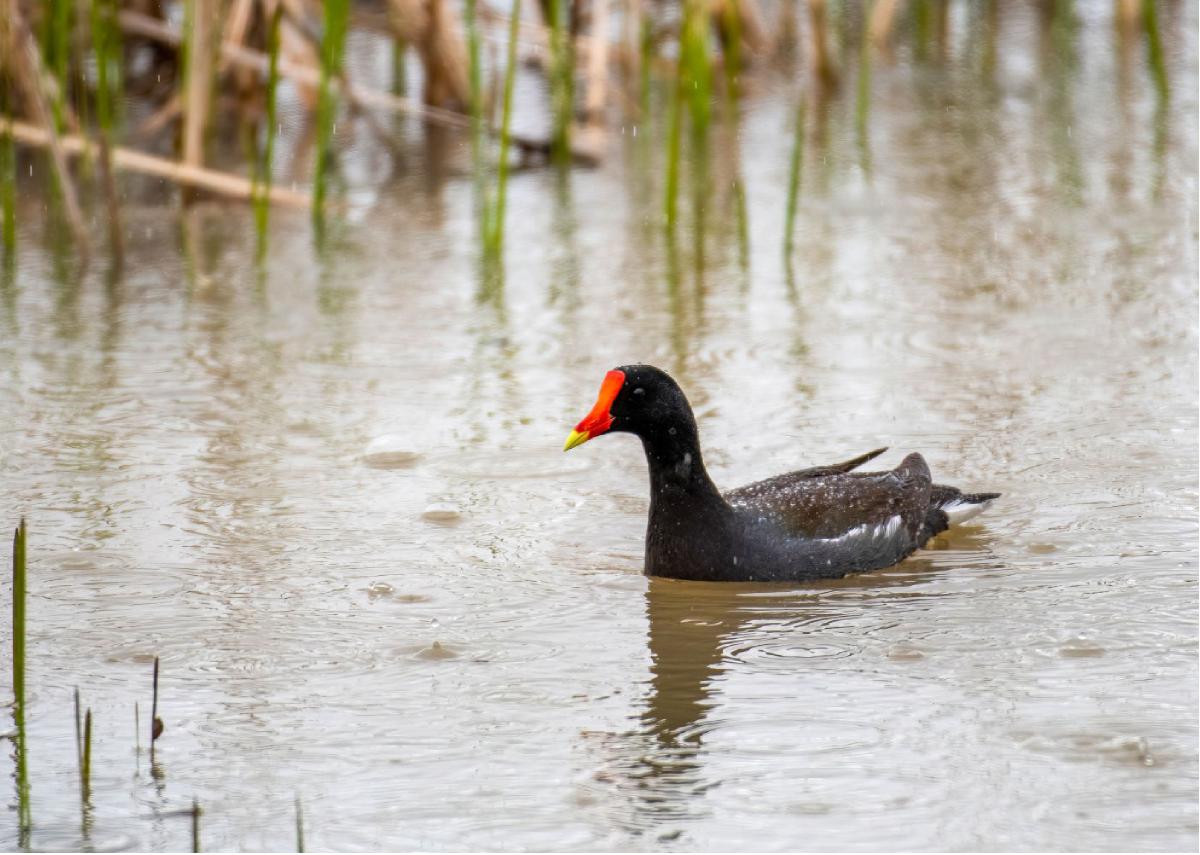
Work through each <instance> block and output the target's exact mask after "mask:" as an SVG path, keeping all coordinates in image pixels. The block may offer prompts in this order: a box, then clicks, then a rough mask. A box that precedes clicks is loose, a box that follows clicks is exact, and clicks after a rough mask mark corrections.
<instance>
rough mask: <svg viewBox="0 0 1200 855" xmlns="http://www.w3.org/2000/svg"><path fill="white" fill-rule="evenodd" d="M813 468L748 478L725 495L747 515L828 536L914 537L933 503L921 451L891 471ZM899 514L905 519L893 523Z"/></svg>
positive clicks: (794, 531) (804, 533)
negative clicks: (823, 470) (821, 470)
mask: <svg viewBox="0 0 1200 855" xmlns="http://www.w3.org/2000/svg"><path fill="white" fill-rule="evenodd" d="M872 456H874V453H872V454H871V455H864V457H863V458H862V459H861V460H869V459H870V457H872ZM860 462H861V461H860ZM851 463H853V464H855V465H857V463H856V462H855V461H847V464H851ZM847 464H840V465H842V466H845V465H847ZM850 468H853V467H852V466H851V467H850ZM810 471H811V470H801V471H800V472H792V473H788V474H787V475H779V476H776V477H775V478H768V479H767V480H765V481H758V482H757V483H754V484H748V485H747V486H745V487H741V488H739V489H737V490H733V491H732V492H730V493H727V494H726V495H725V499H726V501H728V502H729V504H730V505H731V506H732V507H733V508H734V510H736V511H738V512H739V513H740V514H743V515H744V516H746V517H747V518H750V519H760V520H763V521H769V522H772V523H774V524H776V525H777V526H779V527H780V528H782V529H783V530H784V531H785V532H786V533H788V534H790V535H794V536H802V537H808V538H820V539H826V540H829V539H837V538H841V537H850V536H853V537H865V538H877V537H883V536H884V535H885V534H887V532H888V531H892V532H893V534H894V535H895V536H897V537H900V536H903V537H906V538H908V539H910V540H911V539H913V538H915V536H916V534H917V531H918V529H919V527H920V525H921V523H922V521H923V520H924V518H925V514H926V511H927V510H928V509H929V503H930V489H931V484H932V482H931V480H930V476H929V467H928V466H926V465H925V461H924V460H923V459H922V458H921V455H919V454H910V455H909V456H908V457H906V458H905V459H904V461H903V462H902V463H901V464H900V465H899V466H897V467H896V468H895V469H893V470H891V471H889V472H875V473H869V474H868V473H850V472H849V471H842V472H836V473H834V474H830V475H807V474H806V473H807V472H810ZM897 516H898V517H899V518H900V520H899V523H898V524H893V523H892V518H893V517H897ZM881 527H882V528H881ZM877 529H878V531H877ZM887 536H888V537H889V538H890V537H891V535H887Z"/></svg>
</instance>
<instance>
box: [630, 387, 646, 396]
mask: <svg viewBox="0 0 1200 855" xmlns="http://www.w3.org/2000/svg"><path fill="white" fill-rule="evenodd" d="M633 394H635V395H645V394H646V390H645V389H643V388H642V387H641V386H638V387H637V388H636V389H634V390H633Z"/></svg>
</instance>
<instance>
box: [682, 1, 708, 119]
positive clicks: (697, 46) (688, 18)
mask: <svg viewBox="0 0 1200 855" xmlns="http://www.w3.org/2000/svg"><path fill="white" fill-rule="evenodd" d="M679 57H680V66H681V69H682V71H683V73H684V75H685V81H686V82H685V84H684V90H685V92H686V93H687V96H688V112H689V114H690V115H691V119H692V131H693V132H694V133H695V134H697V135H702V134H704V133H705V132H706V131H707V130H708V125H709V120H710V118H711V110H712V108H711V102H712V66H711V64H710V63H709V59H708V13H707V11H706V10H705V9H704V8H703V7H702V6H701V5H700V4H699V3H698V2H697V0H687V2H686V4H685V6H684V19H683V28H682V30H681V37H680V45H679Z"/></svg>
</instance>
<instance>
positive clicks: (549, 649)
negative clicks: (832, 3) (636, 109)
mask: <svg viewBox="0 0 1200 855" xmlns="http://www.w3.org/2000/svg"><path fill="white" fill-rule="evenodd" d="M961 5H962V4H956V5H955V6H954V9H957V10H959V11H957V12H955V14H954V17H953V18H952V21H951V24H952V31H951V32H952V35H956V34H961V38H957V35H956V38H955V40H954V41H953V42H952V44H954V45H957V47H955V48H954V49H953V50H952V51H951V52H950V55H949V56H948V57H947V59H946V62H945V64H944V65H939V64H936V63H928V62H925V63H923V62H920V61H917V60H916V59H914V56H913V51H912V49H911V45H910V43H909V42H907V41H905V42H902V45H901V47H900V49H899V50H898V51H897V55H896V57H895V62H894V64H893V65H890V66H883V67H876V68H875V69H874V74H873V84H872V91H873V97H872V100H871V104H870V111H869V116H868V119H867V123H866V129H867V130H866V137H865V139H864V138H863V137H862V136H861V135H860V134H859V132H858V130H857V126H856V122H855V104H854V92H855V88H854V85H853V83H852V81H851V82H848V83H846V84H844V88H843V90H842V91H841V93H840V94H839V95H837V96H836V97H834V98H833V99H831V100H830V101H828V102H826V103H817V102H810V106H809V113H810V117H811V119H812V121H811V122H810V125H809V137H808V141H807V145H806V149H805V163H804V174H803V185H802V189H801V197H800V208H799V213H798V216H797V225H796V238H795V251H794V258H793V261H792V264H791V270H790V273H789V271H788V270H787V268H786V266H785V265H784V264H783V261H782V257H781V246H782V228H783V220H784V199H785V195H786V183H787V169H788V142H787V138H786V135H787V131H788V128H789V127H790V123H791V121H792V106H793V98H792V90H791V88H790V84H789V82H788V81H787V80H786V79H784V78H776V77H772V76H769V75H768V76H766V77H765V78H763V79H761V80H760V82H759V83H758V84H756V86H755V87H753V88H752V89H751V91H750V92H749V93H748V95H747V101H746V104H745V105H744V107H743V115H742V118H741V123H740V131H739V133H738V135H737V137H736V140H735V139H734V138H733V137H732V135H731V134H729V132H728V130H727V129H726V128H723V127H722V126H721V125H720V124H719V123H718V125H716V126H715V128H714V131H713V136H712V140H711V143H710V145H711V147H712V158H711V166H710V169H709V173H708V180H709V184H708V185H707V189H705V188H701V189H700V190H699V191H697V190H696V189H695V186H696V185H695V181H694V178H693V177H692V175H691V174H688V175H685V177H684V181H683V187H682V189H681V193H682V194H683V195H682V196H681V212H682V220H681V223H680V226H679V233H678V238H677V242H676V243H675V244H674V246H669V245H667V244H666V242H665V241H664V240H663V238H662V233H661V230H660V229H659V228H658V226H657V225H656V222H657V218H658V217H659V212H660V210H661V189H660V188H661V182H662V157H661V151H662V146H661V143H660V139H659V137H660V135H661V128H658V129H657V131H656V130H655V127H654V126H653V124H651V125H650V126H649V127H648V126H642V127H641V128H640V129H639V133H638V134H637V135H636V136H635V134H634V133H633V127H632V126H629V127H626V128H625V129H624V130H625V132H624V134H623V135H622V136H620V137H618V138H617V139H616V140H615V141H614V150H613V156H612V157H610V158H609V160H608V162H607V163H606V164H605V166H604V167H603V168H601V169H597V170H592V171H585V170H576V171H573V172H571V173H570V174H568V175H567V176H566V177H565V178H562V177H560V176H559V175H558V174H557V173H555V172H554V171H553V170H543V169H530V170H526V171H522V172H519V173H517V174H515V175H514V177H513V180H512V185H511V190H510V193H511V197H510V212H511V216H510V220H509V232H508V237H507V256H506V258H507V260H506V265H505V270H504V276H503V279H502V281H499V280H497V279H495V278H488V277H485V276H481V275H480V270H479V265H478V262H477V258H476V255H475V251H474V245H475V244H474V240H473V234H474V232H473V220H472V215H471V206H472V201H471V183H470V180H469V175H468V173H467V168H466V167H467V147H466V145H465V140H464V139H462V138H460V137H457V136H454V135H433V134H430V133H426V132H425V131H424V130H422V129H421V128H420V127H418V126H415V125H412V124H409V123H404V122H402V123H401V130H402V133H403V134H404V139H405V140H406V146H407V149H406V152H407V158H406V160H405V161H404V162H403V163H402V164H399V165H397V166H395V167H394V168H393V167H391V166H389V164H390V160H389V156H388V155H387V154H386V153H385V152H383V151H381V150H379V149H378V148H377V147H376V145H375V144H374V143H373V142H372V141H371V139H370V137H369V134H367V133H366V132H365V131H362V130H359V131H357V132H356V135H355V137H354V139H353V140H352V141H351V142H350V143H348V145H347V149H346V154H345V156H344V159H343V167H344V172H345V174H346V176H347V185H348V190H347V192H348V197H349V199H350V200H351V203H352V204H351V209H350V212H349V214H348V216H347V218H346V220H347V221H346V222H345V223H343V224H342V225H340V226H337V227H335V228H334V230H333V234H332V237H331V242H330V246H329V247H328V248H327V250H326V251H325V252H324V253H323V254H318V253H317V252H316V251H315V250H314V246H313V240H312V234H311V230H310V227H309V224H308V221H307V219H306V218H305V217H304V216H302V215H287V214H277V215H276V217H275V219H274V222H273V227H272V232H271V236H270V245H269V252H268V255H267V261H266V266H265V270H261V271H260V270H259V269H257V268H256V266H255V264H254V235H253V224H252V219H251V217H250V216H249V214H248V212H247V211H245V210H244V209H242V208H239V207H230V206H223V205H215V204H207V205H200V206H197V207H195V208H193V209H192V210H191V211H190V212H189V213H188V214H187V215H186V216H183V217H180V216H179V215H177V213H176V212H177V208H176V207H175V205H173V204H171V203H169V202H164V201H162V200H161V198H160V194H158V193H157V191H156V190H155V188H153V187H150V186H147V185H144V184H142V183H139V182H136V181H130V182H128V185H127V188H128V194H129V201H128V206H127V217H128V224H127V228H128V231H129V235H130V245H129V249H128V253H129V264H128V271H127V273H126V274H125V275H124V276H123V277H122V278H121V279H119V280H118V281H115V282H113V281H106V279H105V277H104V275H103V270H102V269H97V270H96V271H95V272H93V273H92V274H90V275H88V276H87V277H86V278H84V279H83V280H82V281H74V280H72V279H71V278H70V277H69V276H65V275H64V274H63V272H62V270H63V264H62V263H61V262H60V261H58V260H57V255H56V253H55V251H54V250H53V246H52V244H53V242H52V241H51V240H50V239H49V238H47V236H46V235H47V227H46V226H45V223H44V219H43V217H42V213H41V211H42V207H43V205H44V203H45V198H44V196H42V195H36V196H35V195H30V194H32V193H33V190H32V189H31V185H29V184H28V183H27V184H25V185H24V189H23V193H25V194H26V195H24V196H23V201H22V228H21V234H20V238H21V241H20V247H19V258H18V261H17V264H16V269H15V275H14V276H12V277H10V278H9V279H8V280H6V282H5V291H4V295H3V296H4V300H3V303H2V304H0V330H2V331H3V333H2V335H0V377H2V378H3V380H2V382H0V495H3V497H4V502H3V506H4V508H5V513H6V514H7V515H8V523H9V524H10V525H11V524H15V522H16V519H17V518H18V516H19V515H21V514H25V515H26V516H27V517H28V519H29V525H30V541H29V550H30V556H31V558H30V590H31V599H30V603H29V616H30V665H29V679H28V683H29V687H30V688H29V692H30V701H29V706H30V709H29V735H28V755H29V768H30V774H31V809H32V815H33V818H34V830H33V836H32V845H33V846H35V847H38V848H43V849H45V848H49V849H59V848H78V847H92V848H95V849H109V848H138V849H143V848H146V849H182V848H187V847H189V846H190V845H191V838H190V834H191V826H190V822H189V820H188V817H187V816H186V811H187V809H188V808H190V805H191V803H192V799H193V797H195V798H197V799H199V801H200V803H201V805H202V806H203V810H204V814H203V818H202V821H201V838H202V845H203V846H204V847H205V848H209V849H288V848H290V847H292V846H293V845H294V834H295V831H294V815H293V804H294V800H295V798H296V797H299V798H300V799H301V801H302V803H303V805H304V814H305V836H306V840H307V845H308V846H309V847H310V848H332V849H394V848H399V849H432V850H458V849H533V850H542V849H571V850H575V849H581V850H590V849H619V850H620V849H658V848H665V849H680V850H689V849H768V850H775V849H779V850H783V849H790V850H796V849H799V850H827V849H834V850H850V849H884V850H894V849H899V850H911V849H920V850H946V849H1019V850H1024V849H1052V850H1089V849H1104V850H1110V849H1113V850H1121V849H1135V850H1165V849H1192V850H1194V849H1195V848H1196V846H1197V728H1196V724H1197V705H1198V699H1197V692H1198V690H1197V587H1196V565H1197V548H1196V547H1197V541H1196V538H1197V480H1196V473H1197V407H1196V404H1197V400H1196V387H1197V291H1196V275H1197V259H1196V236H1197V232H1196V228H1197V219H1196V191H1197V182H1196V161H1197V149H1196V118H1197V112H1196V61H1195V57H1196V13H1195V7H1194V5H1192V4H1167V6H1166V9H1167V11H1166V12H1165V13H1164V15H1165V20H1164V22H1163V26H1164V28H1166V29H1167V30H1168V32H1167V34H1166V35H1167V37H1166V40H1165V41H1166V47H1167V59H1168V71H1169V72H1170V80H1171V90H1170V96H1169V101H1166V102H1163V101H1161V100H1160V99H1159V98H1158V96H1157V95H1156V94H1155V89H1154V86H1153V84H1152V80H1151V77H1150V74H1149V71H1148V69H1147V66H1146V64H1145V58H1144V55H1143V48H1142V45H1141V43H1140V42H1138V43H1135V44H1134V45H1133V46H1132V47H1129V48H1128V49H1127V50H1122V49H1121V48H1120V46H1119V44H1118V39H1117V35H1116V31H1115V30H1114V29H1113V27H1112V25H1111V21H1110V20H1109V19H1108V18H1107V17H1106V15H1107V14H1108V13H1109V11H1110V6H1111V4H1096V5H1095V6H1092V5H1085V4H1080V6H1082V7H1083V8H1080V9H1078V13H1079V14H1080V16H1081V19H1080V21H1079V23H1078V26H1077V27H1076V29H1075V30H1074V31H1073V34H1072V35H1070V36H1069V39H1070V42H1069V43H1070V44H1071V45H1073V47H1072V50H1071V52H1070V60H1069V61H1067V60H1066V59H1064V58H1063V55H1062V53H1061V51H1060V50H1056V49H1052V48H1051V47H1048V46H1047V45H1046V44H1045V42H1044V39H1043V37H1042V30H1041V29H1040V27H1041V23H1040V19H1039V17H1038V14H1037V12H1036V9H1034V8H1032V7H1031V8H1025V7H1021V8H1020V9H1018V10H1017V11H1012V12H1008V13H1006V15H1005V16H1004V17H1003V19H1002V20H1003V26H1002V28H1001V30H1000V32H999V33H998V34H997V44H996V50H995V60H994V66H993V67H992V68H991V70H990V72H989V71H988V70H987V65H986V63H984V62H983V60H982V59H981V53H980V51H981V50H982V48H980V47H979V46H978V44H977V41H976V40H975V39H974V37H973V35H972V33H973V32H974V31H973V30H971V27H973V26H977V22H975V20H974V18H970V19H969V20H968V19H967V16H965V15H964V14H962V13H961V12H962V10H961V8H960V6H961ZM1100 7H1103V8H1100ZM1172 10H1174V11H1172ZM964 30H965V33H963V31H964ZM1059 47H1060V48H1061V45H1059ZM355 56H356V58H357V60H356V61H358V62H361V63H364V64H367V65H370V63H371V62H373V61H374V59H378V60H379V62H378V63H375V65H377V66H379V67H383V65H384V60H385V59H386V56H387V54H386V51H385V49H384V47H383V46H382V45H379V44H377V43H375V42H372V41H370V40H367V39H364V40H363V41H362V43H361V44H358V45H357V49H356V52H355ZM851 66H853V64H852V63H851ZM372 67H374V66H372ZM535 83H536V81H534V82H533V83H530V82H528V81H527V82H526V84H525V87H524V88H523V90H522V92H521V93H520V94H521V97H522V98H524V99H525V101H524V102H523V103H527V104H528V103H533V102H534V101H535V99H536V98H539V97H541V96H540V95H539V94H538V93H537V92H536V91H535V89H536V87H535ZM663 115H665V114H663ZM285 118H289V119H294V118H295V114H294V113H291V114H286V115H285ZM283 148H284V149H285V153H286V151H287V145H284V146H283ZM39 165H40V164H39ZM281 171H283V172H286V169H282V170H281ZM692 172H693V173H695V172H696V171H695V170H693V171H692ZM739 173H740V175H741V176H742V178H743V179H744V181H745V185H746V193H747V212H748V228H747V229H746V233H747V236H748V247H746V248H745V249H744V250H743V249H740V248H739V240H738V224H737V219H736V216H735V214H734V210H735V207H734V204H733V195H732V193H731V192H730V186H731V183H732V180H733V178H734V176H735V175H737V174H739ZM36 186H40V185H33V187H34V188H36ZM697 202H702V203H703V204H702V205H698V204H697ZM99 267H100V268H102V265H99ZM629 361H648V362H653V363H656V364H659V365H661V366H663V367H664V368H667V369H668V370H670V371H672V372H673V373H674V374H675V375H676V376H677V377H678V378H679V380H680V381H681V382H682V383H683V385H684V386H685V388H686V390H687V391H688V393H689V395H690V396H691V399H692V401H693V403H694V404H695V406H696V410H697V413H698V418H699V422H700V426H701V432H702V440H703V443H704V446H705V449H706V454H707V457H708V460H709V466H710V469H711V471H712V474H713V476H714V478H715V480H716V481H717V482H718V484H720V485H724V486H728V487H732V486H737V485H739V484H742V483H745V482H748V481H750V480H754V479H757V478H760V477H764V476H768V475H771V474H775V473H777V472H780V471H785V470H787V469H789V468H795V467H799V466H805V465H811V464H815V463H823V462H829V461H832V460H839V459H843V458H845V457H847V456H850V455H853V454H857V453H860V452H863V451H866V450H868V449H871V448H874V447H877V446H879V445H888V446H890V447H891V449H892V450H891V451H890V452H889V453H888V455H887V456H886V457H885V458H883V460H884V461H885V462H887V463H888V464H889V465H893V464H895V463H896V462H897V461H898V460H899V459H900V458H901V457H902V456H903V454H905V453H907V452H908V451H911V450H919V451H921V452H923V453H924V454H925V455H926V456H927V459H928V460H929V462H930V465H931V466H932V468H933V470H934V473H935V475H936V476H937V477H938V478H939V479H942V480H945V481H949V482H951V483H956V484H960V485H962V486H965V487H969V488H973V489H991V490H999V491H1002V492H1003V493H1004V498H1003V499H1002V500H1001V501H999V502H998V503H997V504H996V506H995V507H994V508H993V509H992V510H991V511H990V512H989V513H988V514H987V515H986V516H985V517H982V518H980V519H979V520H978V524H977V525H972V526H971V527H967V528H962V529H960V530H957V531H955V532H953V533H952V534H950V535H949V536H946V537H942V538H939V539H938V540H937V541H936V542H935V544H933V546H934V548H932V549H929V550H926V551H923V552H921V553H919V554H918V555H917V556H916V557H914V558H912V559H911V560H909V561H906V562H905V563H903V564H902V565H900V566H898V567H895V568H892V569H890V570H887V571H883V572H877V573H872V574H867V575H864V576H861V577H857V578H853V579H850V580H845V581H842V582H838V583H833V584H821V585H794V586H782V587H780V586H753V585H700V584H692V583H681V582H673V581H665V580H654V579H647V578H645V577H644V576H643V575H642V574H641V539H642V535H643V531H644V526H645V514H646V504H647V503H646V475H645V467H644V462H643V460H642V458H641V452H640V448H639V446H638V445H637V443H636V442H635V441H634V440H632V439H630V438H628V437H604V438H602V439H598V440H596V441H594V442H592V443H589V444H587V445H585V446H583V447H582V448H579V449H577V450H575V451H572V452H571V453H570V454H567V455H564V454H562V453H561V451H560V448H561V444H562V441H563V439H564V437H565V435H566V433H567V431H568V430H569V429H570V428H571V426H572V425H573V424H574V422H575V421H576V420H577V419H578V418H580V417H581V416H582V415H583V414H584V413H585V412H586V411H587V410H588V408H589V407H590V406H591V403H592V401H593V398H594V394H595V391H596V389H597V387H598V385H599V382H600V379H601V378H602V376H603V373H604V371H605V370H607V369H608V368H610V367H612V366H614V365H617V364H621V363H624V362H629ZM6 591H7V582H6ZM6 596H7V595H6ZM5 603H6V604H7V599H5ZM5 608H7V605H5ZM3 626H4V630H3V643H4V645H5V649H6V650H7V649H8V645H9V643H10V637H11V630H10V628H9V626H8V622H7V621H5V622H4V624H3ZM155 655H158V656H160V657H161V659H162V689H161V695H162V696H161V700H160V704H161V715H162V717H163V719H164V720H165V723H166V732H165V734H164V736H163V737H162V739H161V740H160V741H159V743H158V748H157V751H156V757H155V762H156V765H155V767H154V768H151V767H150V765H149V758H148V757H147V756H146V753H145V747H146V736H145V735H144V734H143V735H142V736H141V737H140V742H141V748H142V752H141V753H140V754H139V753H138V752H137V751H136V748H135V732H134V704H135V702H136V703H138V704H139V705H140V710H141V716H142V719H141V722H142V730H143V731H147V730H148V723H147V715H148V712H147V711H148V707H149V702H150V669H151V665H150V663H151V661H152V658H153V657H154V656H155ZM5 661H6V662H7V658H6V659H5ZM9 681H10V674H9V673H8V669H7V667H6V668H5V669H4V673H3V674H2V675H0V691H2V692H3V693H4V695H5V696H7V695H8V693H9V691H10V682H9ZM75 686H78V687H79V688H80V690H81V692H82V694H83V698H84V702H85V704H87V705H90V706H91V707H92V708H93V710H94V712H95V716H96V724H95V740H96V747H95V749H94V750H95V758H94V760H93V766H94V769H95V771H94V784H93V795H92V803H93V807H92V811H91V816H90V823H89V825H88V826H87V827H86V828H81V820H80V809H79V801H78V785H77V778H76V772H75V768H76V767H75V754H74V742H73V740H74V735H73V722H72V715H71V703H70V696H71V691H72V689H73V687H75ZM6 722H7V719H6ZM5 727H7V724H6V725H5ZM4 763H6V764H10V763H11V757H10V753H9V752H6V753H5V758H4ZM4 775H5V780H6V781H8V782H9V783H8V784H7V786H8V790H7V791H6V793H5V795H4V808H3V810H0V845H3V846H4V848H13V847H14V846H16V844H17V828H16V812H15V810H13V809H10V808H11V807H12V805H13V803H14V802H15V800H16V795H15V789H14V788H13V786H12V782H11V777H10V775H11V765H9V766H6V767H5V773H4Z"/></svg>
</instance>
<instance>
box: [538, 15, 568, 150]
mask: <svg viewBox="0 0 1200 855" xmlns="http://www.w3.org/2000/svg"><path fill="white" fill-rule="evenodd" d="M545 8H546V12H547V18H548V20H547V23H548V24H549V25H550V114H551V121H552V122H553V129H552V131H551V135H550V154H551V157H553V158H554V160H555V161H556V162H557V163H558V164H559V165H565V164H566V163H567V162H569V160H570V158H571V115H572V110H573V104H574V99H575V47H574V40H573V39H572V37H571V33H570V16H571V9H572V7H571V5H570V3H569V0H547V2H546V7H545Z"/></svg>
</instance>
